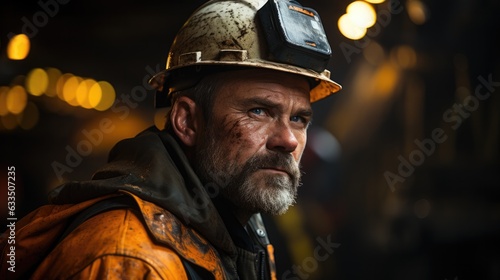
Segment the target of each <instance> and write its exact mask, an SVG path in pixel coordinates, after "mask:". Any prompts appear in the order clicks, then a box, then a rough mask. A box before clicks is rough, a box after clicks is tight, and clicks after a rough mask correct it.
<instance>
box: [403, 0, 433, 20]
mask: <svg viewBox="0 0 500 280" xmlns="http://www.w3.org/2000/svg"><path fill="white" fill-rule="evenodd" d="M406 7H407V10H408V16H409V17H410V20H411V21H412V22H413V23H415V24H418V25H421V24H424V23H425V22H426V21H427V17H428V13H427V8H426V6H425V4H424V3H422V1H420V0H409V1H408V3H407V5H406Z"/></svg>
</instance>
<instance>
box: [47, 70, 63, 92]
mask: <svg viewBox="0 0 500 280" xmlns="http://www.w3.org/2000/svg"><path fill="white" fill-rule="evenodd" d="M45 70H46V73H47V76H48V78H49V83H48V85H47V90H46V91H45V94H46V95H47V96H51V97H53V96H57V81H58V80H59V78H60V77H61V75H62V73H61V71H60V70H59V69H57V68H52V67H48V68H46V69H45Z"/></svg>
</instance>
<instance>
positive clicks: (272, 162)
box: [243, 152, 301, 181]
mask: <svg viewBox="0 0 500 280" xmlns="http://www.w3.org/2000/svg"><path fill="white" fill-rule="evenodd" d="M263 168H274V169H278V170H283V171H284V172H286V173H287V174H288V175H289V176H290V177H291V178H292V180H294V181H295V180H299V179H300V175H301V173H300V166H299V164H298V163H297V162H296V161H295V160H294V158H293V156H292V155H290V154H281V153H276V152H272V153H266V154H262V155H254V156H252V157H251V158H250V159H249V160H248V161H247V163H246V164H245V166H244V167H243V171H244V172H254V171H257V170H259V169H263Z"/></svg>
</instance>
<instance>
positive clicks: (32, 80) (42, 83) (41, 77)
mask: <svg viewBox="0 0 500 280" xmlns="http://www.w3.org/2000/svg"><path fill="white" fill-rule="evenodd" d="M48 86H49V76H48V75H47V72H45V70H43V69H42V68H35V69H33V70H31V71H30V72H29V73H28V75H27V76H26V90H27V91H28V92H29V93H31V94H33V95H35V96H40V95H42V94H43V93H44V92H45V91H46V90H47V87H48Z"/></svg>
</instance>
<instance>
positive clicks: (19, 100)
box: [5, 86, 28, 115]
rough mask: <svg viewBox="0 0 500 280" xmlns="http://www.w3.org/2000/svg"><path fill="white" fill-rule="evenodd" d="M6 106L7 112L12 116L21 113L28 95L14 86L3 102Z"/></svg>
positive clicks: (19, 87)
mask: <svg viewBox="0 0 500 280" xmlns="http://www.w3.org/2000/svg"><path fill="white" fill-rule="evenodd" d="M5 101H6V102H5V104H6V105H7V110H8V111H9V112H10V113H12V114H15V115H17V114H19V113H21V112H22V111H23V110H24V108H25V107H26V104H27V102H28V94H27V93H26V90H25V89H24V88H23V87H22V86H14V87H12V88H11V89H10V90H9V92H8V93H7V98H6V100H5Z"/></svg>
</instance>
